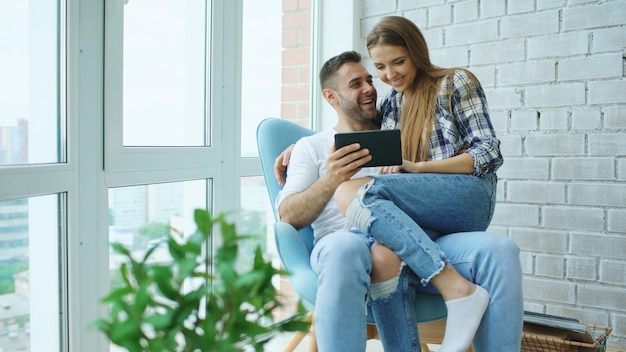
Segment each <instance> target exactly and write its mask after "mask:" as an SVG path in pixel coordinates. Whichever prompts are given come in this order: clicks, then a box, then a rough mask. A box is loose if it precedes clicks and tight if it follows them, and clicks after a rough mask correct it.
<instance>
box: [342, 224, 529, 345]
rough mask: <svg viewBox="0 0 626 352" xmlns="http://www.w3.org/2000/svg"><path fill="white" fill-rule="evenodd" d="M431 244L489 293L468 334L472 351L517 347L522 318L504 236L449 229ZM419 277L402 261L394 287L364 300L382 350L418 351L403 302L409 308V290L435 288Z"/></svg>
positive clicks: (515, 253)
mask: <svg viewBox="0 0 626 352" xmlns="http://www.w3.org/2000/svg"><path fill="white" fill-rule="evenodd" d="M436 243H437V245H438V246H439V247H440V248H441V249H442V251H444V252H445V253H446V258H447V261H448V263H449V264H450V265H452V266H454V268H455V269H456V270H457V271H458V272H459V273H460V274H461V275H462V276H463V277H465V278H466V279H467V280H469V281H471V282H473V283H475V284H477V285H480V286H482V287H483V288H485V289H486V290H487V291H488V292H489V295H490V301H489V306H488V307H487V311H486V312H485V314H484V315H483V318H482V321H481V323H480V326H479V328H478V330H477V332H476V335H475V336H474V341H473V346H474V351H476V352H493V351H497V352H500V351H502V352H519V350H520V344H521V339H522V328H523V321H524V302H523V295H522V269H521V265H520V261H519V247H518V246H517V245H516V244H515V242H514V241H512V240H511V239H509V238H506V237H502V236H497V235H493V234H490V233H486V232H460V233H453V234H449V235H446V236H441V237H439V238H438V239H437V240H436ZM419 282H420V280H419V278H418V277H417V276H416V275H415V273H413V271H411V270H408V267H406V266H405V267H404V269H403V270H402V273H401V275H400V280H399V284H398V286H397V288H396V291H394V292H392V293H391V295H389V296H388V297H387V298H381V299H377V300H371V301H370V305H371V308H372V313H373V316H374V320H375V321H376V325H377V327H378V331H379V333H380V335H381V342H382V344H383V347H384V349H385V351H399V352H405V351H407V352H408V351H420V342H419V334H418V329H417V321H416V320H415V313H414V312H413V311H412V310H411V309H408V307H413V303H412V302H413V300H414V297H415V292H417V291H419V292H429V293H435V294H436V293H437V289H436V288H435V287H433V286H432V284H428V285H426V286H422V285H420V284H419ZM354 351H357V350H354ZM359 351H361V350H359Z"/></svg>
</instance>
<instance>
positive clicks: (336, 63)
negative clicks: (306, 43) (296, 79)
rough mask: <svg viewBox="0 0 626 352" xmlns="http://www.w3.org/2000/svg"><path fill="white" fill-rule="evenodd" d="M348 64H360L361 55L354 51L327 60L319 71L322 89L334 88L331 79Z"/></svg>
mask: <svg viewBox="0 0 626 352" xmlns="http://www.w3.org/2000/svg"><path fill="white" fill-rule="evenodd" d="M348 62H354V63H359V62H361V54H359V53H357V52H356V51H344V52H343V53H341V54H339V55H337V56H333V57H331V58H330V59H328V60H327V61H326V62H325V63H324V66H322V69H321V70H320V85H321V86H322V89H326V88H335V85H336V83H337V82H336V81H335V80H334V79H333V78H334V76H335V73H336V72H337V70H339V68H340V67H341V66H342V65H343V64H345V63H348Z"/></svg>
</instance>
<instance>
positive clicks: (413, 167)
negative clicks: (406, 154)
mask: <svg viewBox="0 0 626 352" xmlns="http://www.w3.org/2000/svg"><path fill="white" fill-rule="evenodd" d="M417 164H418V163H414V162H411V161H408V160H402V165H392V166H381V167H380V169H379V170H378V173H380V174H397V173H400V172H410V173H415V174H416V173H418V172H419V171H418V170H419V168H418V166H417Z"/></svg>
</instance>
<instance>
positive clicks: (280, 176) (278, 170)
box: [274, 144, 295, 186]
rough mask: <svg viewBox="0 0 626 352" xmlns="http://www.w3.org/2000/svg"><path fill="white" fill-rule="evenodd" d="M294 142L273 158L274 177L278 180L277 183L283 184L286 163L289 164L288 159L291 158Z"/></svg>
mask: <svg viewBox="0 0 626 352" xmlns="http://www.w3.org/2000/svg"><path fill="white" fill-rule="evenodd" d="M293 147H295V144H292V145H290V146H288V147H287V149H285V150H283V152H282V153H280V155H279V156H278V157H277V158H276V160H274V177H276V180H278V184H279V185H281V186H284V185H285V171H287V165H289V159H291V152H292V151H293Z"/></svg>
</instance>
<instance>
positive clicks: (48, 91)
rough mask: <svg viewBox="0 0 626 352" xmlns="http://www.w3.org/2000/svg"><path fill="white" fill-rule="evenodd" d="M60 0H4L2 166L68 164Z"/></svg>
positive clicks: (0, 36) (0, 30) (0, 4)
mask: <svg viewBox="0 0 626 352" xmlns="http://www.w3.org/2000/svg"><path fill="white" fill-rule="evenodd" d="M63 11H64V9H63V8H62V3H61V2H59V1H44V0H32V1H9V0H2V1H0V43H2V45H0V166H1V165H20V164H35V163H56V162H63V161H65V155H66V150H65V138H64V133H65V114H64V110H63V107H64V105H63V104H61V99H60V98H61V95H62V94H64V92H65V81H64V80H63V79H61V77H62V75H63V74H64V72H63V71H62V68H63V65H62V62H63V61H62V60H64V51H63V49H64V46H63V44H64V38H65V33H64V31H63V29H64V27H63V26H61V23H63V21H64V17H63V16H62V14H63Z"/></svg>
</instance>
